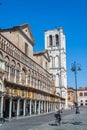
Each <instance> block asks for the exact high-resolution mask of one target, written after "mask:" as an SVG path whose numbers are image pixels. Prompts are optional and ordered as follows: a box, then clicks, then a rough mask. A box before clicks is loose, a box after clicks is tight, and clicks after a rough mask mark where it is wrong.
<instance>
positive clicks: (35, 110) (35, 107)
mask: <svg viewBox="0 0 87 130" xmlns="http://www.w3.org/2000/svg"><path fill="white" fill-rule="evenodd" d="M36 104H37V101H36V100H35V114H36Z"/></svg>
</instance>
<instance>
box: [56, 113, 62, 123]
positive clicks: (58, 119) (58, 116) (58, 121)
mask: <svg viewBox="0 0 87 130" xmlns="http://www.w3.org/2000/svg"><path fill="white" fill-rule="evenodd" d="M55 118H56V120H55V122H56V123H58V124H59V125H60V124H61V115H60V114H55Z"/></svg>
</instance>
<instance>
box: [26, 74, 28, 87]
mask: <svg viewBox="0 0 87 130" xmlns="http://www.w3.org/2000/svg"><path fill="white" fill-rule="evenodd" d="M27 84H28V75H27V74H26V85H27Z"/></svg>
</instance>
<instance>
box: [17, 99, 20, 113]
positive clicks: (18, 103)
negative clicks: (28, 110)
mask: <svg viewBox="0 0 87 130" xmlns="http://www.w3.org/2000/svg"><path fill="white" fill-rule="evenodd" d="M19 110H20V99H18V101H17V116H19Z"/></svg>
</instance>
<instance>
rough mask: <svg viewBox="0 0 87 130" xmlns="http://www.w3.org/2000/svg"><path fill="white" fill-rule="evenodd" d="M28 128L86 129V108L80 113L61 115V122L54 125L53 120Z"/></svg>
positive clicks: (55, 129) (39, 129) (37, 129)
mask: <svg viewBox="0 0 87 130" xmlns="http://www.w3.org/2000/svg"><path fill="white" fill-rule="evenodd" d="M28 130H87V110H84V111H81V112H80V114H75V113H74V114H72V115H67V116H64V117H62V124H61V125H60V126H59V125H56V124H55V121H52V122H49V123H46V124H44V125H41V126H38V127H37V128H32V129H28Z"/></svg>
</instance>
